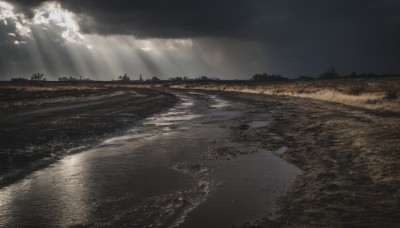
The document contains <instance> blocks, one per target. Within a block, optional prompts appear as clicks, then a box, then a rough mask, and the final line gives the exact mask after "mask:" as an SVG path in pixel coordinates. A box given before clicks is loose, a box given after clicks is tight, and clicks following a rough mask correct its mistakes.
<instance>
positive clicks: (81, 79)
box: [58, 76, 93, 82]
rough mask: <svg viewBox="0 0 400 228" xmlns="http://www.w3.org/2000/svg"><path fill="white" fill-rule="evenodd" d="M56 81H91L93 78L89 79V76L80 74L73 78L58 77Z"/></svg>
mask: <svg viewBox="0 0 400 228" xmlns="http://www.w3.org/2000/svg"><path fill="white" fill-rule="evenodd" d="M58 81H60V82H76V81H86V82H87V81H93V80H92V79H90V78H84V77H82V76H79V78H75V77H72V76H69V77H61V78H58Z"/></svg>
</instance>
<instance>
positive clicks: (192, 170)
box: [0, 92, 299, 227]
mask: <svg viewBox="0 0 400 228" xmlns="http://www.w3.org/2000/svg"><path fill="white" fill-rule="evenodd" d="M176 95H177V96H178V97H179V98H180V102H179V103H178V104H177V105H176V106H175V107H173V108H172V109H170V110H169V111H168V112H166V113H161V114H159V115H156V116H153V117H151V118H148V119H146V120H144V121H142V122H140V123H139V124H138V125H137V126H136V127H135V128H133V129H131V130H129V131H128V132H126V133H125V134H122V135H120V136H118V137H113V138H109V139H107V140H105V141H104V142H102V143H101V144H99V145H97V146H95V147H93V148H92V149H90V150H87V151H83V152H82V153H79V154H74V155H70V156H66V157H65V158H63V159H62V160H60V161H58V162H56V163H54V164H53V165H51V166H49V167H47V168H45V169H42V170H40V171H37V172H34V173H32V174H30V175H29V176H27V177H26V178H24V179H23V180H21V181H19V182H16V183H14V184H12V185H9V186H7V187H4V188H2V189H0V226H2V227H3V226H6V227H9V226H11V227H12V226H30V227H47V226H49V227H54V226H61V227H65V226H96V227H97V226H100V227H101V226H129V227H151V226H152V227H159V226H160V227H230V226H231V225H235V224H236V225H238V224H242V223H244V222H248V221H251V220H253V219H256V218H260V217H262V216H263V215H265V214H266V213H267V212H270V211H272V210H273V209H274V206H273V200H274V199H276V198H277V197H278V196H280V195H282V194H283V193H284V191H285V190H286V189H287V187H288V185H289V184H290V182H291V181H292V180H293V178H294V177H295V176H296V175H297V174H298V173H299V170H298V169H297V168H296V167H294V166H292V165H290V164H288V163H286V162H285V161H284V160H282V159H280V158H279V157H278V156H276V155H275V154H273V153H271V152H269V151H266V150H262V149H260V148H254V147H250V146H248V145H245V144H239V143H232V142H230V140H229V134H230V130H231V127H234V126H236V125H238V119H239V118H240V117H241V116H243V115H246V112H247V109H246V107H247V106H246V105H245V104H241V103H233V102H228V101H225V100H222V99H220V98H219V97H217V96H214V95H208V94H202V93H195V92H181V93H177V94H176ZM268 121H270V120H268V119H259V120H256V121H255V122H253V123H250V124H249V125H250V127H251V128H258V127H265V126H267V125H268ZM229 150H235V151H238V152H239V155H238V154H232V153H231V154H230V155H232V156H224V157H220V156H219V155H220V154H221V153H219V152H218V153H216V151H228V152H229ZM228 154H229V153H228Z"/></svg>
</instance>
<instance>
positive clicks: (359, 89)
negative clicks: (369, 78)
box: [348, 85, 365, 96]
mask: <svg viewBox="0 0 400 228" xmlns="http://www.w3.org/2000/svg"><path fill="white" fill-rule="evenodd" d="M364 91H365V88H364V86H362V85H356V86H352V87H350V90H349V92H348V94H350V95H353V96H360V95H361V94H362V93H363V92H364Z"/></svg>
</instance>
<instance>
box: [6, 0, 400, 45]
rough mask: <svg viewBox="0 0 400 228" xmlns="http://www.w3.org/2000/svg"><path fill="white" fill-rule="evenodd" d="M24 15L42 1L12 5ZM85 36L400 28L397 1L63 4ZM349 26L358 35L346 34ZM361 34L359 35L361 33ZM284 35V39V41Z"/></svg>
mask: <svg viewBox="0 0 400 228" xmlns="http://www.w3.org/2000/svg"><path fill="white" fill-rule="evenodd" d="M11 2H13V3H15V4H17V5H18V6H19V7H21V8H22V9H24V10H25V11H26V9H27V8H29V7H34V6H37V5H39V4H40V3H41V2H42V1H40V0H34V1H32V0H12V1H11ZM59 2H61V4H62V5H63V7H65V8H68V9H69V10H71V11H73V12H75V13H78V14H79V15H80V16H81V20H80V24H81V29H82V30H83V31H84V32H87V33H99V34H133V35H135V36H138V37H157V38H172V37H196V36H227V37H231V36H233V37H245V38H255V39H257V38H258V39H259V38H269V39H271V40H273V39H279V40H283V42H284V41H293V40H294V39H295V38H296V36H309V35H308V34H311V35H315V34H316V33H317V32H321V33H323V32H324V33H328V35H337V34H335V33H337V32H347V33H348V34H347V35H350V36H351V34H352V33H354V32H360V31H361V32H364V33H365V32H366V31H365V30H363V29H368V28H370V29H377V28H379V27H380V26H386V27H390V26H397V27H398V26H399V22H400V18H399V16H398V15H399V14H400V11H399V7H400V2H399V1H396V0H379V1H378V0H353V1H349V0H336V1H331V0H307V1H299V0H280V1H273V0H251V1H249V0H218V1H216V0H202V1H200V0H168V1H164V0H135V1H127V0H114V1H109V0H85V1H81V0H65V1H62V0H60V1H59ZM349 27H352V28H353V29H356V31H351V30H348V28H349ZM357 30H358V31H357ZM283 35H285V36H286V37H282V36H283Z"/></svg>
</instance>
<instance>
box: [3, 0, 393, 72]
mask: <svg viewBox="0 0 400 228" xmlns="http://www.w3.org/2000/svg"><path fill="white" fill-rule="evenodd" d="M399 62H400V1H399V0H168V1H165V0H113V1H109V0H85V1H82V0H59V1H42V0H8V1H1V0H0V79H1V80H8V79H9V78H11V77H29V76H30V75H32V73H34V72H41V73H44V74H45V76H46V77H47V78H48V79H50V80H51V79H57V78H58V77H63V76H70V75H72V76H79V75H82V76H83V77H89V78H92V79H96V78H98V79H102V80H109V79H113V78H114V79H115V78H116V77H117V76H118V75H123V74H125V73H127V74H128V75H129V76H131V78H137V77H138V75H139V74H142V75H143V76H144V77H145V78H149V77H152V76H157V77H159V78H163V79H167V78H168V77H175V76H190V77H197V76H200V75H208V76H215V77H219V78H221V79H235V78H237V79H247V78H250V77H251V76H252V75H253V74H255V73H262V72H267V73H274V74H282V75H284V76H288V77H296V76H298V75H310V76H317V75H318V74H320V73H322V72H323V71H325V70H326V69H327V68H328V67H329V66H330V65H334V66H335V67H336V68H337V69H338V71H339V73H350V72H353V71H355V72H358V73H363V72H364V73H368V72H376V73H400V64H399Z"/></svg>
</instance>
